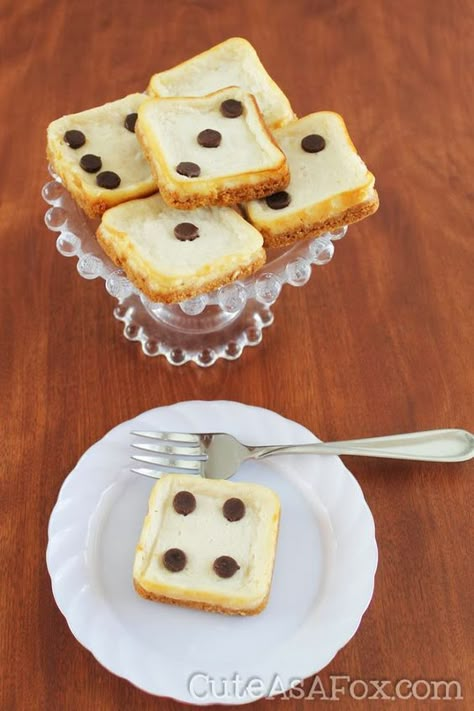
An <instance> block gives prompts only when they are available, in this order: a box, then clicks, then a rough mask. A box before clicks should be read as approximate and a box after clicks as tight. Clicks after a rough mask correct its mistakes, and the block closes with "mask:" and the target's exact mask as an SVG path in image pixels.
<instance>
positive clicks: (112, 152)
mask: <svg viewBox="0 0 474 711" xmlns="http://www.w3.org/2000/svg"><path fill="white" fill-rule="evenodd" d="M146 99H147V97H146V96H145V94H130V95H129V96H126V97H125V98H123V99H119V100H118V101H112V102H110V103H108V104H104V105H103V106H98V107H96V108H94V109H89V110H88V111H82V112H81V113H77V114H71V115H70V116H63V117H62V118H59V119H57V120H56V121H53V122H52V123H51V124H50V125H49V127H48V132H47V154H48V159H49V161H50V163H51V165H52V167H53V169H54V170H55V172H56V173H57V174H58V175H59V177H60V178H61V180H62V182H63V183H64V185H65V186H66V188H67V189H68V190H69V192H70V193H71V195H72V196H73V198H74V199H75V200H76V202H77V203H78V204H79V205H80V207H81V208H82V209H83V210H84V212H85V213H86V214H87V215H89V217H97V216H100V215H101V214H102V213H103V212H104V211H105V210H107V209H108V208H109V207H112V206H114V205H118V204H119V203H121V202H125V201H126V200H131V199H133V198H140V197H145V196H147V195H151V194H152V193H155V192H156V190H157V188H156V183H155V181H154V179H153V178H152V175H151V171H150V168H149V165H148V162H147V161H146V159H145V157H144V155H143V152H142V150H141V147H140V144H139V143H138V141H137V137H136V135H135V123H136V120H137V112H138V109H139V107H140V106H141V104H142V103H143V102H144V101H145V100H146Z"/></svg>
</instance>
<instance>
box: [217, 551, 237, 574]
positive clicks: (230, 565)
mask: <svg viewBox="0 0 474 711" xmlns="http://www.w3.org/2000/svg"><path fill="white" fill-rule="evenodd" d="M212 567H213V568H214V572H215V573H216V574H217V575H218V576H219V577H220V578H231V577H232V576H233V575H234V573H236V572H237V571H238V570H240V565H238V564H237V562H236V561H235V560H234V559H233V558H231V557H230V555H221V556H220V557H219V558H216V559H215V561H214V565H213V566H212Z"/></svg>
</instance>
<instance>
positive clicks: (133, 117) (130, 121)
mask: <svg viewBox="0 0 474 711" xmlns="http://www.w3.org/2000/svg"><path fill="white" fill-rule="evenodd" d="M137 118H138V114H128V116H126V117H125V121H124V122H123V125H124V126H125V128H126V129H128V130H129V131H130V132H131V133H135V124H136V122H137Z"/></svg>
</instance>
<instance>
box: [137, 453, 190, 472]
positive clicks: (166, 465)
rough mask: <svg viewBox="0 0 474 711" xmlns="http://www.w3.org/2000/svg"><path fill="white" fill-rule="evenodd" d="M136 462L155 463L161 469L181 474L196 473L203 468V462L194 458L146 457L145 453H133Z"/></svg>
mask: <svg viewBox="0 0 474 711" xmlns="http://www.w3.org/2000/svg"><path fill="white" fill-rule="evenodd" d="M132 459H134V460H135V461H136V462H145V464H154V465H155V466H157V467H159V468H160V470H161V471H168V472H170V471H175V472H178V473H180V474H195V473H196V472H199V471H200V470H201V462H200V461H196V460H192V459H175V458H174V457H145V456H143V455H137V454H134V455H132Z"/></svg>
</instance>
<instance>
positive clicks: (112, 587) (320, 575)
mask: <svg viewBox="0 0 474 711" xmlns="http://www.w3.org/2000/svg"><path fill="white" fill-rule="evenodd" d="M132 429H149V430H153V429H156V430H159V429H162V430H168V431H169V430H173V431H184V432H186V431H189V432H193V431H194V432H206V431H208V432H213V431H224V432H230V433H232V434H234V435H235V436H236V437H238V438H239V439H241V440H242V441H243V442H245V443H248V444H283V443H289V442H291V443H295V444H299V443H304V442H311V441H315V440H316V438H315V437H314V435H313V434H311V432H309V431H308V430H306V429H305V428H304V427H302V426H301V425H298V424H296V423H295V422H292V421H290V420H287V419H285V418H283V417H281V416H280V415H277V414H276V413H274V412H271V411H269V410H263V409H260V408H256V407H250V406H247V405H242V404H240V403H236V402H225V401H223V402H219V401H218V402H201V401H192V402H184V403H178V404H176V405H173V406H171V407H161V408H157V409H154V410H150V411H148V412H145V413H143V414H142V415H139V416H138V417H136V418H135V419H133V420H130V421H128V422H123V423H122V424H121V425H119V426H118V427H115V428H114V429H113V430H111V431H110V432H109V433H108V434H107V435H106V436H105V437H104V438H103V439H102V440H100V441H99V442H97V443H96V444H95V445H93V446H92V447H91V448H90V449H89V450H88V451H87V452H86V453H85V454H84V456H83V457H82V458H81V459H80V460H79V462H78V464H77V465H76V467H75V469H74V470H73V471H72V472H71V473H70V474H69V476H68V477H67V479H66V480H65V482H64V484H63V486H62V488H61V491H60V493H59V497H58V501H57V503H56V506H55V507H54V510H53V512H52V514H51V519H50V523H49V542H48V549H47V556H46V557H47V565H48V570H49V573H50V575H51V580H52V587H53V594H54V597H55V600H56V602H57V604H58V606H59V609H60V610H61V612H62V613H63V614H64V615H65V617H66V619H67V622H68V624H69V627H70V629H71V631H72V633H73V634H74V636H75V637H76V638H77V639H78V641H79V642H80V643H81V644H83V645H84V646H85V647H86V648H87V649H89V650H90V651H91V652H92V654H93V655H94V656H95V657H96V659H97V660H98V661H99V662H100V663H101V664H102V665H103V666H104V667H106V668H107V669H109V670H110V671H111V672H113V673H114V674H118V675H119V676H122V677H124V678H125V679H128V680H129V681H130V682H131V683H132V684H134V685H136V686H137V687H139V688H140V689H143V690H144V691H147V692H149V693H152V694H157V695H160V696H169V697H172V698H174V699H177V700H180V701H186V702H190V703H195V704H209V703H215V702H219V703H227V704H241V703H247V702H250V701H254V700H255V699H256V698H260V697H263V696H269V695H271V694H273V693H278V692H281V691H283V690H284V689H288V688H290V686H292V685H294V684H296V683H297V682H298V681H299V680H300V679H304V678H305V677H308V676H311V675H312V674H314V673H316V672H318V671H319V670H320V669H322V668H323V667H324V666H326V665H327V664H328V662H329V661H330V660H331V659H332V658H333V657H334V655H335V654H336V652H337V651H338V650H339V649H340V648H341V647H342V646H343V645H344V644H346V642H348V641H349V639H350V638H351V637H352V636H353V634H354V633H355V631H356V629H357V627H358V626H359V623H360V619H361V617H362V615H363V613H364V611H365V610H366V608H367V606H368V604H369V602H370V599H371V597H372V592H373V585H374V574H375V570H376V567H377V545H376V541H375V532H374V522H373V518H372V515H371V513H370V510H369V508H368V506H367V504H366V502H365V499H364V497H363V494H362V491H361V489H360V487H359V485H358V484H357V482H356V480H355V479H354V478H353V476H352V475H351V473H350V472H349V471H348V470H347V469H346V467H345V466H344V465H343V464H342V462H341V461H340V459H339V458H338V457H334V456H312V455H311V456H309V455H308V456H296V455H294V456H285V457H276V458H274V459H267V460H266V461H262V462H247V463H245V464H244V465H243V466H242V467H241V469H240V470H239V472H238V474H237V475H236V476H235V479H238V480H241V481H253V482H259V483H262V484H265V485H267V486H269V487H271V488H272V489H274V490H275V491H276V492H277V494H278V495H279V497H280V500H281V504H282V513H281V524H280V536H279V542H278V549H277V556H276V564H275V573H274V578H273V585H272V591H271V595H270V600H269V603H268V606H267V608H266V609H265V610H264V612H263V613H261V614H260V615H257V616H255V617H243V618H241V617H238V618H236V617H226V616H223V615H217V614H213V613H207V612H201V611H199V610H190V609H184V608H178V607H172V606H169V605H161V604H158V603H154V602H149V601H147V600H143V599H142V598H140V597H139V596H138V595H137V594H136V593H135V591H134V589H133V586H132V564H133V557H134V550H135V545H136V543H137V540H138V536H139V533H140V529H141V525H142V522H143V518H144V515H145V513H146V509H147V501H148V496H149V493H150V490H151V488H152V486H153V483H154V482H153V480H151V479H145V478H143V477H139V476H137V475H132V474H130V473H129V470H128V467H129V456H130V449H129V445H130V442H131V439H132V438H131V436H130V434H129V433H130V430H132Z"/></svg>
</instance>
